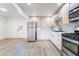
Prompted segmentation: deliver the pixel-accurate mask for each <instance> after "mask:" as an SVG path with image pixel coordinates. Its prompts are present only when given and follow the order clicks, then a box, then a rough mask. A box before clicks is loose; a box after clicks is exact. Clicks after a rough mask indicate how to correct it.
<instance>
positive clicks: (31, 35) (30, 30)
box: [27, 22, 37, 41]
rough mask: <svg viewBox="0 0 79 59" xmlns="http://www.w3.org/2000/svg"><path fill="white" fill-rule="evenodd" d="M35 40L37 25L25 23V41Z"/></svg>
mask: <svg viewBox="0 0 79 59" xmlns="http://www.w3.org/2000/svg"><path fill="white" fill-rule="evenodd" d="M36 40H37V23H36V22H27V41H36Z"/></svg>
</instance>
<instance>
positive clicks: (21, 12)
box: [12, 3, 27, 17]
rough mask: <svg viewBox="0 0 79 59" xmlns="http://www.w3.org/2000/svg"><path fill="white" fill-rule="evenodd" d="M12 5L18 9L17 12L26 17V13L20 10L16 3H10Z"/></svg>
mask: <svg viewBox="0 0 79 59" xmlns="http://www.w3.org/2000/svg"><path fill="white" fill-rule="evenodd" d="M12 5H13V6H14V7H15V8H16V9H17V10H18V12H19V13H20V14H21V15H22V16H24V17H27V15H26V14H25V13H24V12H23V11H22V9H21V8H20V7H19V5H18V4H16V3H12Z"/></svg>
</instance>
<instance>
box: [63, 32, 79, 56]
mask: <svg viewBox="0 0 79 59" xmlns="http://www.w3.org/2000/svg"><path fill="white" fill-rule="evenodd" d="M62 50H63V53H65V54H66V55H69V56H79V34H78V33H64V34H62Z"/></svg>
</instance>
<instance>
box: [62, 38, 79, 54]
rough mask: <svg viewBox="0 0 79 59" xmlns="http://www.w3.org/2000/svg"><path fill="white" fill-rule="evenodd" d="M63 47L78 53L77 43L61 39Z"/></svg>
mask: <svg viewBox="0 0 79 59" xmlns="http://www.w3.org/2000/svg"><path fill="white" fill-rule="evenodd" d="M63 47H64V48H66V49H67V50H68V51H70V52H71V53H73V54H75V55H78V45H76V44H74V43H72V42H69V41H67V40H64V39H63ZM65 52H66V51H65Z"/></svg>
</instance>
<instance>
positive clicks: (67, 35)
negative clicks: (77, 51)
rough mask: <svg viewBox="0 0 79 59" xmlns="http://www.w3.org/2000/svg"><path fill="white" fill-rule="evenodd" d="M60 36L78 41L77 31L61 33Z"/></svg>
mask: <svg viewBox="0 0 79 59" xmlns="http://www.w3.org/2000/svg"><path fill="white" fill-rule="evenodd" d="M62 36H64V37H67V38H70V39H72V40H77V41H79V33H63V34H62Z"/></svg>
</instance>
